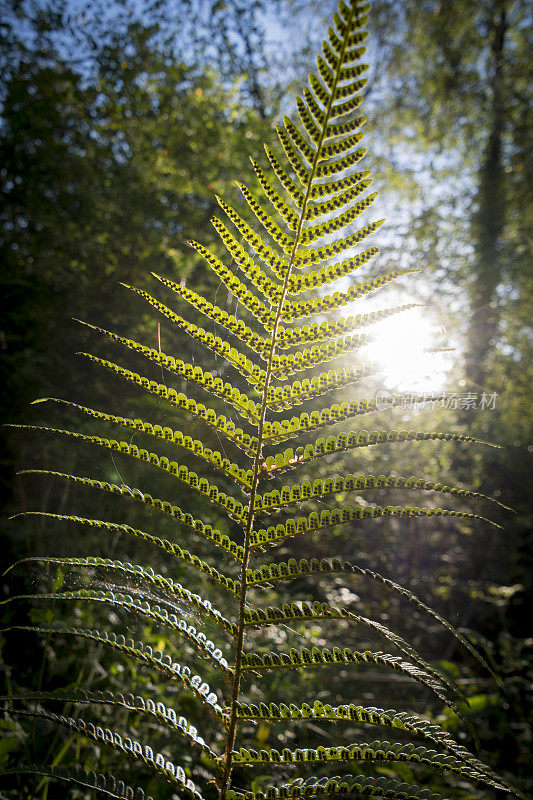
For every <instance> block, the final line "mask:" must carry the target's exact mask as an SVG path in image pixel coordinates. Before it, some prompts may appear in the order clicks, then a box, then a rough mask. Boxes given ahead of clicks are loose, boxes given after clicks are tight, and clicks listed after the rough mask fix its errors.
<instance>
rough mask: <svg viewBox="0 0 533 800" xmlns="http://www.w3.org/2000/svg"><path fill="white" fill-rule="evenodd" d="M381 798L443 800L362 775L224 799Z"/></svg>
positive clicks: (232, 793)
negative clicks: (348, 796)
mask: <svg viewBox="0 0 533 800" xmlns="http://www.w3.org/2000/svg"><path fill="white" fill-rule="evenodd" d="M346 794H350V795H352V796H355V797H357V796H359V797H370V796H372V797H383V798H388V800H447V798H445V797H443V795H441V794H437V793H436V792H430V791H429V790H428V789H420V788H418V787H416V786H413V785H412V784H409V783H405V782H403V781H402V782H400V781H397V780H393V779H391V778H384V777H383V776H381V777H379V778H372V777H369V778H365V777H362V776H357V777H353V775H346V776H344V777H341V776H338V775H336V776H335V777H333V778H315V777H311V778H305V779H304V778H296V779H295V780H293V781H291V782H289V783H284V784H276V785H273V786H268V787H265V788H264V790H255V791H254V790H251V791H239V790H233V789H231V790H230V791H228V793H227V795H226V797H227V800H292V798H301V797H320V798H324V797H345V796H346Z"/></svg>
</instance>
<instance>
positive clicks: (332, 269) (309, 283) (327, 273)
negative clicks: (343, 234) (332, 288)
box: [287, 247, 379, 295]
mask: <svg viewBox="0 0 533 800" xmlns="http://www.w3.org/2000/svg"><path fill="white" fill-rule="evenodd" d="M377 253H379V250H378V249H377V247H369V248H368V249H367V250H365V251H364V252H363V253H359V255H357V256H353V257H352V258H348V259H346V261H342V262H340V263H337V264H332V265H331V266H328V267H322V269H319V270H315V271H314V272H304V273H303V274H301V273H300V274H298V275H291V276H290V278H289V283H288V291H287V294H292V295H295V294H299V293H300V292H307V291H309V290H310V289H315V288H317V287H320V286H325V285H327V284H329V283H332V282H333V281H336V280H337V279H338V278H342V277H344V276H346V275H350V274H351V273H352V272H354V270H356V269H359V267H361V266H362V265H363V264H366V263H367V262H368V261H370V259H371V258H373V257H374V256H375V255H377Z"/></svg>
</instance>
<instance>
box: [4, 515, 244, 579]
mask: <svg viewBox="0 0 533 800" xmlns="http://www.w3.org/2000/svg"><path fill="white" fill-rule="evenodd" d="M32 516H40V517H48V518H50V519H57V520H60V521H63V522H76V523H78V524H79V525H88V526H89V527H91V528H103V529H104V530H106V531H108V533H113V534H115V533H125V534H128V535H129V536H134V537H135V538H137V539H142V540H143V541H145V542H149V543H150V544H153V545H154V546H155V547H158V548H159V549H160V550H163V551H164V552H165V553H168V554H169V555H171V556H174V557H175V558H178V559H180V560H181V561H184V562H185V563H186V564H189V565H190V566H191V567H194V568H195V569H197V570H198V571H199V572H201V573H202V574H203V575H206V576H207V577H208V578H210V579H211V580H213V581H215V582H216V583H219V584H221V585H222V586H224V588H225V589H227V591H229V592H231V593H232V594H237V593H238V586H239V584H238V582H237V581H234V580H233V578H230V577H229V576H228V575H224V574H223V573H222V572H219V571H218V570H217V569H215V568H214V567H212V566H211V565H210V564H208V563H207V562H206V561H202V559H201V558H199V557H198V556H197V555H195V554H194V553H191V552H189V550H185V549H184V548H183V547H180V546H179V545H178V544H174V543H173V542H169V540H168V539H162V538H161V537H160V536H153V535H152V534H151V533H146V532H145V531H141V530H139V529H138V528H132V527H131V525H124V524H122V523H119V522H106V521H105V520H101V519H89V518H87V517H78V516H75V515H73V514H52V513H51V512H49V511H24V512H22V513H21V514H14V515H13V517H11V519H13V518H14V517H32ZM205 527H209V526H205ZM208 533H209V534H210V535H208ZM208 533H205V532H203V535H204V536H205V537H206V538H208V539H210V541H212V542H215V538H214V537H215V535H216V542H215V543H218V541H220V539H222V540H223V541H222V544H221V545H220V546H221V547H222V548H223V549H225V550H226V551H228V549H229V538H228V537H227V536H222V534H221V533H220V531H213V530H212V529H210V530H209V531H208ZM236 560H237V561H238V560H239V559H236ZM12 566H14V565H12ZM10 569H12V567H9V568H8V569H7V570H6V571H5V573H4V574H6V573H7V572H9V570H10Z"/></svg>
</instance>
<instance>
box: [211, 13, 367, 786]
mask: <svg viewBox="0 0 533 800" xmlns="http://www.w3.org/2000/svg"><path fill="white" fill-rule="evenodd" d="M356 13H357V11H356V8H354V7H352V8H351V9H350V17H349V19H348V20H347V21H346V30H345V33H344V36H343V40H342V49H341V52H340V54H339V59H338V64H337V68H336V70H335V81H334V84H333V86H332V88H331V92H330V96H329V100H328V105H327V107H326V110H325V116H324V122H323V125H322V128H321V131H320V138H319V141H318V143H317V148H316V153H315V157H314V159H313V164H312V166H311V173H310V176H309V181H308V183H307V188H306V192H305V196H304V201H303V204H302V208H301V212H300V219H299V221H298V227H297V230H296V232H295V238H294V244H293V247H292V251H291V254H290V259H289V263H288V267H287V273H286V275H285V280H284V282H283V288H282V292H281V297H280V300H279V303H278V307H277V311H276V317H275V320H274V325H273V328H272V332H271V346H270V351H269V354H268V362H267V368H266V376H265V384H264V387H263V396H262V398H261V411H260V417H259V424H258V427H257V441H258V444H257V452H256V455H255V458H254V463H253V477H252V484H251V490H250V502H249V505H248V519H247V523H246V528H245V534H244V543H243V547H244V555H243V560H242V568H241V588H240V595H239V617H238V631H237V637H236V640H235V648H236V652H235V671H234V680H233V687H232V694H231V701H230V703H231V705H230V719H229V723H228V733H227V738H226V750H225V754H224V762H225V764H224V773H223V776H222V783H221V789H220V800H226V794H227V792H228V789H229V788H230V781H231V772H232V767H233V763H232V751H233V747H234V744H235V736H236V733H237V705H236V704H237V702H238V699H239V693H240V681H241V675H242V667H241V661H242V652H243V646H244V636H245V630H246V627H245V618H244V611H245V607H246V596H247V585H246V570H247V568H248V562H249V559H250V553H251V543H250V535H251V532H252V528H253V522H254V504H255V497H256V494H257V487H258V484H259V478H260V465H261V463H262V461H263V455H262V449H263V429H264V424H265V419H266V413H267V410H268V405H267V397H268V389H269V386H270V381H271V378H272V371H273V362H274V355H275V351H276V337H277V332H278V328H279V324H280V320H281V313H282V310H283V304H284V302H285V298H286V296H287V293H288V288H289V280H290V277H291V273H292V270H293V267H294V262H295V258H296V253H297V251H298V247H299V244H300V236H301V233H302V228H303V224H304V222H305V216H306V212H307V206H308V204H309V200H310V196H311V190H312V187H313V181H314V180H315V177H316V171H317V166H318V164H319V161H320V156H321V151H322V146H323V143H324V139H325V138H326V131H327V127H328V124H329V119H330V116H331V110H332V107H333V101H334V98H335V92H336V89H337V85H338V83H339V76H340V73H341V70H342V63H343V61H344V54H345V52H346V44H347V41H348V39H349V37H350V31H351V26H352V22H353V19H354V15H355V14H356Z"/></svg>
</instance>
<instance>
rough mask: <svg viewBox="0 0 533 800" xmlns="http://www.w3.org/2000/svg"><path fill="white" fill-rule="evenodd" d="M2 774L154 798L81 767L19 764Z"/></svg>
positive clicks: (120, 796) (121, 796)
mask: <svg viewBox="0 0 533 800" xmlns="http://www.w3.org/2000/svg"><path fill="white" fill-rule="evenodd" d="M0 775H42V776H43V777H46V778H53V779H54V780H58V781H65V782H66V783H75V784H77V785H78V786H83V787H85V788H86V789H91V790H93V791H95V792H99V793H100V794H103V795H105V796H106V797H114V798H116V800H153V797H152V796H151V795H147V794H145V793H144V792H143V790H142V789H141V788H140V787H139V786H136V787H135V788H133V787H132V786H130V785H128V784H126V783H124V781H121V780H116V779H115V778H114V777H113V776H112V775H102V774H100V773H96V772H86V771H85V770H84V769H81V767H73V768H71V769H69V768H67V767H57V766H52V765H51V764H18V765H17V766H13V767H8V768H7V769H2V770H1V771H0ZM198 798H199V795H198Z"/></svg>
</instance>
